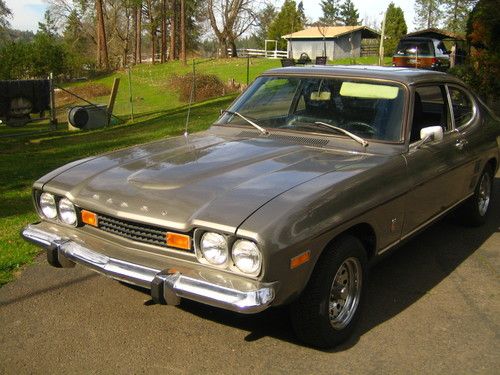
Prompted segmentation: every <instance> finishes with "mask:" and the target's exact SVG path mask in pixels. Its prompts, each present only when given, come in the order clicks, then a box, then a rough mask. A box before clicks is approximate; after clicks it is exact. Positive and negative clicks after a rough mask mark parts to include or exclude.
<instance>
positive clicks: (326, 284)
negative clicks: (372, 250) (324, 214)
mask: <svg viewBox="0 0 500 375" xmlns="http://www.w3.org/2000/svg"><path fill="white" fill-rule="evenodd" d="M366 281H367V256H366V251H365V248H364V247H363V245H362V243H361V242H360V241H359V240H358V239H357V238H356V237H353V236H350V235H345V236H342V237H341V238H339V239H337V240H335V241H334V243H333V244H332V246H330V247H329V248H328V249H326V250H325V252H324V253H323V254H322V255H321V257H320V259H319V260H318V262H317V264H316V267H315V269H314V271H313V274H312V275H311V278H310V280H309V283H308V284H307V286H306V288H305V290H304V291H303V292H302V294H301V296H300V297H299V298H298V299H297V300H296V301H295V302H294V303H293V304H292V306H291V309H290V313H291V320H292V325H293V328H294V331H295V333H296V335H297V337H298V338H299V339H300V340H302V341H303V342H304V343H306V344H307V345H310V346H314V347H318V348H331V347H333V346H335V345H337V344H339V343H341V342H342V341H344V340H346V339H347V338H348V337H349V336H350V335H351V333H352V331H353V329H354V327H355V325H356V322H357V320H358V318H359V315H360V310H361V306H362V300H363V297H364V290H365V289H366ZM341 285H345V287H343V288H342V287H341ZM339 288H342V289H339ZM346 288H347V290H346Z"/></svg>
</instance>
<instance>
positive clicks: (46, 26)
mask: <svg viewBox="0 0 500 375" xmlns="http://www.w3.org/2000/svg"><path fill="white" fill-rule="evenodd" d="M38 32H39V33H43V34H47V35H49V36H52V37H53V36H55V35H56V34H57V25H56V21H55V19H54V17H53V16H52V13H51V12H50V9H47V10H46V11H45V13H44V15H43V22H38Z"/></svg>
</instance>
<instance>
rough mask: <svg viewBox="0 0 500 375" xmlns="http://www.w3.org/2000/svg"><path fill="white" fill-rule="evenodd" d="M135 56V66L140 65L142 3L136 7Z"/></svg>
mask: <svg viewBox="0 0 500 375" xmlns="http://www.w3.org/2000/svg"><path fill="white" fill-rule="evenodd" d="M135 55H136V62H137V64H141V63H142V2H140V3H139V5H138V6H137V24H136V33H135Z"/></svg>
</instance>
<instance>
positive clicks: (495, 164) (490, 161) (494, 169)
mask: <svg viewBox="0 0 500 375" xmlns="http://www.w3.org/2000/svg"><path fill="white" fill-rule="evenodd" d="M486 165H491V167H492V168H493V173H495V172H496V171H497V160H496V159H495V158H491V159H490V160H488V162H487V163H486ZM493 177H495V176H493Z"/></svg>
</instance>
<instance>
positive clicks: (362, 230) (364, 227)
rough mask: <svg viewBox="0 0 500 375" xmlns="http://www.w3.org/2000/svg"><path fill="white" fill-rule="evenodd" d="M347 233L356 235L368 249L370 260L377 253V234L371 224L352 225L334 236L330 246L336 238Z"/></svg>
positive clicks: (367, 253)
mask: <svg viewBox="0 0 500 375" xmlns="http://www.w3.org/2000/svg"><path fill="white" fill-rule="evenodd" d="M345 234H349V235H351V236H353V237H356V238H357V239H358V240H360V241H361V243H362V244H363V247H364V248H365V250H366V255H367V258H368V260H370V259H371V258H372V257H373V256H374V255H375V246H376V244H377V237H376V235H375V231H374V230H373V228H372V226H371V225H370V224H367V223H361V224H356V225H354V226H352V227H351V228H349V229H347V230H345V231H344V232H342V233H340V234H338V235H337V236H335V238H333V239H332V241H330V243H329V244H328V246H329V245H330V244H331V243H332V242H333V241H335V239H336V238H338V237H340V236H343V235H345Z"/></svg>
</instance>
